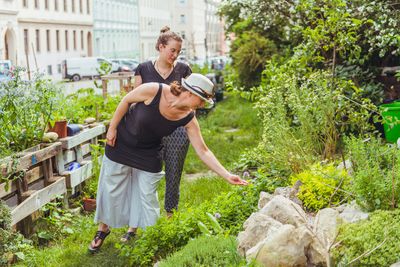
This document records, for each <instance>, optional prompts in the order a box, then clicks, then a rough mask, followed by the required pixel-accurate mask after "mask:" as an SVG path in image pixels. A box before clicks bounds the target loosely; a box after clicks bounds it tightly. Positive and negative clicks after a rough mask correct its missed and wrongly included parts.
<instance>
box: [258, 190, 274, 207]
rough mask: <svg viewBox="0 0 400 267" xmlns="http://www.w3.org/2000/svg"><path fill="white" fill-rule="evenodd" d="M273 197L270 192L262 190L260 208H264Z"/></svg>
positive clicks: (259, 201)
mask: <svg viewBox="0 0 400 267" xmlns="http://www.w3.org/2000/svg"><path fill="white" fill-rule="evenodd" d="M273 197H274V196H273V195H271V194H270V193H267V192H264V191H261V192H260V198H259V199H258V209H262V208H263V207H264V206H265V205H266V204H267V203H268V202H269V201H270V200H271V199H272V198H273Z"/></svg>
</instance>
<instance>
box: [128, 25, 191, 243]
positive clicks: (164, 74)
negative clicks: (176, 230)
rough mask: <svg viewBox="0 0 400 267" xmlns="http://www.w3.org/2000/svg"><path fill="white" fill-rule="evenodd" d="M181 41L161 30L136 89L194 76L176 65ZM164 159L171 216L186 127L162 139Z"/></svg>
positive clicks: (142, 66) (184, 150) (130, 233)
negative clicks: (154, 57)
mask: <svg viewBox="0 0 400 267" xmlns="http://www.w3.org/2000/svg"><path fill="white" fill-rule="evenodd" d="M182 41H183V40H182V38H181V37H180V36H179V35H178V34H176V33H175V32H172V31H170V28H169V27H168V26H165V27H163V28H162V29H161V31H160V36H159V37H158V40H157V43H156V46H155V48H156V50H157V51H158V52H159V55H158V58H157V59H156V60H154V61H146V62H143V63H141V64H139V66H138V67H137V69H136V72H135V84H134V86H135V88H136V87H138V86H139V85H141V84H143V83H149V82H157V83H164V84H171V83H172V82H174V81H177V82H178V83H180V82H181V80H182V78H186V77H187V76H189V75H190V74H191V73H192V70H191V69H190V67H189V66H188V65H187V64H185V63H182V62H177V61H176V59H177V58H178V56H179V54H180V51H181V48H182ZM162 144H163V160H164V162H165V180H166V188H165V202H164V208H165V210H166V212H167V215H168V216H171V215H172V212H173V210H176V209H178V202H179V186H180V181H181V176H182V171H183V164H184V162H185V158H186V154H187V151H188V148H189V138H188V136H187V134H186V130H185V129H184V127H179V128H178V129H176V130H175V131H174V132H173V133H172V134H171V135H169V136H167V137H164V139H163V142H162ZM135 232H136V229H134V228H129V230H128V232H127V233H126V234H125V235H124V237H122V239H121V241H123V242H124V241H128V240H129V239H130V238H131V237H132V236H133V235H134V233H135Z"/></svg>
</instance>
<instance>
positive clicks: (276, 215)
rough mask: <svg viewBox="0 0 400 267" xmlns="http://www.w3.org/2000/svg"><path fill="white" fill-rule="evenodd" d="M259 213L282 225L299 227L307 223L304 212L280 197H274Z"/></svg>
mask: <svg viewBox="0 0 400 267" xmlns="http://www.w3.org/2000/svg"><path fill="white" fill-rule="evenodd" d="M260 213H262V214H264V215H267V216H270V217H272V218H273V219H275V220H277V221H279V222H281V223H282V224H291V225H294V226H301V225H303V224H306V223H307V216H306V213H305V212H304V210H303V209H302V208H301V207H300V206H299V205H297V204H296V203H294V202H293V201H291V200H289V199H287V198H285V197H283V196H280V195H278V196H274V197H273V198H272V199H271V200H270V201H269V202H268V203H267V204H266V205H265V206H264V207H263V208H262V209H261V210H260Z"/></svg>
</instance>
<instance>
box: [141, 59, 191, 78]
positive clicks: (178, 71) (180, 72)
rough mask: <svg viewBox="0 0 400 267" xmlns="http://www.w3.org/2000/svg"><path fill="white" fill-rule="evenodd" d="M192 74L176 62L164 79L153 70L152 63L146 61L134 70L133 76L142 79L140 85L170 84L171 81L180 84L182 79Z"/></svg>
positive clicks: (184, 66) (187, 67)
mask: <svg viewBox="0 0 400 267" xmlns="http://www.w3.org/2000/svg"><path fill="white" fill-rule="evenodd" d="M191 73H192V70H191V69H190V67H189V66H188V65H187V64H185V63H182V62H177V63H176V64H175V66H174V69H173V70H172V72H171V74H170V75H169V76H168V77H167V78H166V79H164V78H163V77H161V75H160V74H159V73H158V72H157V70H156V69H155V66H154V63H153V62H152V61H146V62H143V63H140V64H139V66H138V67H137V68H136V71H135V75H136V76H137V75H140V77H141V78H142V83H149V82H156V83H165V84H170V83H172V82H173V81H177V82H179V84H180V83H181V79H182V78H186V77H187V76H189V75H190V74H191Z"/></svg>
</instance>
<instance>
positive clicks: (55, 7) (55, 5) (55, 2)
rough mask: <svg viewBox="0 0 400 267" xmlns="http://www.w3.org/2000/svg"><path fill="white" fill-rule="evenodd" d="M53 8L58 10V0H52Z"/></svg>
mask: <svg viewBox="0 0 400 267" xmlns="http://www.w3.org/2000/svg"><path fill="white" fill-rule="evenodd" d="M54 10H55V11H58V0H54Z"/></svg>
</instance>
